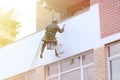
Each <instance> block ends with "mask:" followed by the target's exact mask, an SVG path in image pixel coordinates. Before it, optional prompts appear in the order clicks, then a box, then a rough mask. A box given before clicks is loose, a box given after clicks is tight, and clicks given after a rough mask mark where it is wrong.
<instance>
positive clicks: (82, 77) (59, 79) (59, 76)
mask: <svg viewBox="0 0 120 80" xmlns="http://www.w3.org/2000/svg"><path fill="white" fill-rule="evenodd" d="M85 54H87V53H83V54H81V55H78V56H76V57H72V58H68V60H70V59H75V58H79V57H80V66H79V67H76V68H74V69H70V70H67V71H64V72H61V67H60V64H61V62H62V61H63V60H62V61H59V62H56V63H57V64H58V69H59V72H58V74H54V75H51V76H46V80H49V79H52V78H55V77H58V80H61V75H62V74H65V73H69V72H72V71H75V70H80V74H81V75H80V76H81V80H84V70H85V69H86V68H89V67H94V62H92V63H89V64H87V65H82V56H83V55H85ZM88 54H89V53H88ZM92 54H94V53H93V51H92ZM93 56H94V55H93ZM49 65H52V64H49ZM49 65H48V66H49ZM48 66H46V67H48ZM46 75H48V72H47V70H46Z"/></svg>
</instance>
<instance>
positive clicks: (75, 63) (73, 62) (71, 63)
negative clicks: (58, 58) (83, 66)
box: [61, 58, 80, 72]
mask: <svg viewBox="0 0 120 80" xmlns="http://www.w3.org/2000/svg"><path fill="white" fill-rule="evenodd" d="M79 66H80V58H75V59H70V60H67V61H64V62H62V63H61V71H62V72H63V71H67V70H70V69H74V68H76V67H79Z"/></svg>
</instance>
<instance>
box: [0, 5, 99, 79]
mask: <svg viewBox="0 0 120 80" xmlns="http://www.w3.org/2000/svg"><path fill="white" fill-rule="evenodd" d="M64 23H65V24H66V27H65V31H64V32H63V33H62V34H60V33H58V34H57V40H58V43H60V44H62V45H63V50H64V53H63V54H61V55H60V57H59V58H58V57H55V56H54V51H50V50H45V52H44V58H43V59H39V54H38V56H37V58H38V60H37V64H36V67H38V66H42V65H45V64H49V63H52V62H55V61H58V60H61V59H63V58H66V57H69V56H72V55H75V54H78V53H81V52H84V51H86V50H89V49H92V48H93V47H94V44H95V43H96V42H98V41H99V40H100V22H99V5H93V6H92V7H91V8H90V10H89V11H87V12H85V13H82V14H80V15H78V16H74V17H72V18H70V19H67V20H66V21H64V22H63V23H60V24H59V26H62V25H63V24H64ZM43 35H44V31H42V32H39V33H36V34H34V35H31V36H29V37H27V38H24V39H22V40H19V41H17V42H15V43H13V44H11V45H8V46H6V47H4V48H1V49H0V80H1V79H4V78H7V77H10V76H13V75H16V74H18V73H22V72H24V71H27V70H29V69H30V65H31V64H32V61H33V58H34V56H35V55H36V52H37V49H38V46H39V43H40V41H41V38H42V36H43Z"/></svg>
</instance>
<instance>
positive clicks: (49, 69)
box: [47, 64, 59, 76]
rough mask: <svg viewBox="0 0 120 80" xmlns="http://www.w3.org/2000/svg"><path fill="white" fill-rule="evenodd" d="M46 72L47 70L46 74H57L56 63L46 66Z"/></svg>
mask: <svg viewBox="0 0 120 80" xmlns="http://www.w3.org/2000/svg"><path fill="white" fill-rule="evenodd" d="M47 72H48V76H51V75H54V74H57V73H58V72H59V70H58V64H52V65H50V66H49V67H47Z"/></svg>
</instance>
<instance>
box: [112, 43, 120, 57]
mask: <svg viewBox="0 0 120 80" xmlns="http://www.w3.org/2000/svg"><path fill="white" fill-rule="evenodd" d="M116 54H120V43H119V44H116V45H113V46H110V56H114V55H116Z"/></svg>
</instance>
